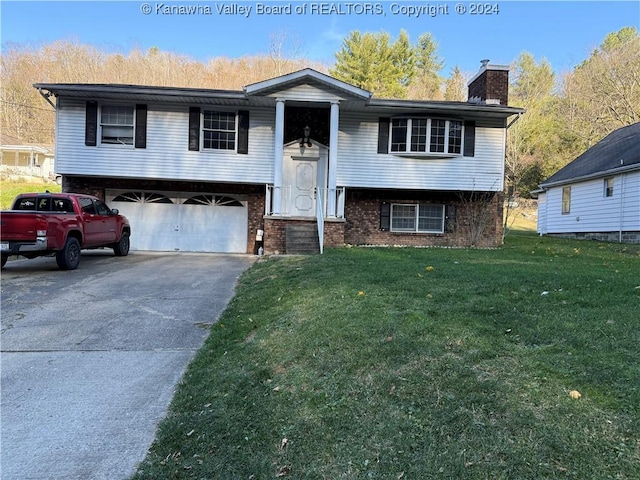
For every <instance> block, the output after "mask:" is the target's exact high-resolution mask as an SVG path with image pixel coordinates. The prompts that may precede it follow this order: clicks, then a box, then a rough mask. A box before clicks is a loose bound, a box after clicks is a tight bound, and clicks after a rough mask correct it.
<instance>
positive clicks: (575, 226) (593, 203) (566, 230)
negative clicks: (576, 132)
mask: <svg viewBox="0 0 640 480" xmlns="http://www.w3.org/2000/svg"><path fill="white" fill-rule="evenodd" d="M534 193H537V194H538V233H539V234H540V235H555V236H563V237H571V238H584V239H595V240H605V241H613V242H624V243H640V123H636V124H633V125H629V126H626V127H622V128H620V129H618V130H616V131H614V132H611V133H610V134H609V135H607V136H606V137H605V138H603V139H602V140H601V141H600V142H598V143H596V144H595V145H594V146H593V147H591V148H589V149H588V150H587V151H586V152H584V153H583V154H582V155H580V156H579V157H577V158H576V159H575V160H573V161H572V162H571V163H569V164H568V165H566V166H565V167H564V168H562V169H560V170H559V171H558V172H556V173H555V174H554V175H552V176H551V177H549V178H548V179H547V180H545V181H544V182H543V183H541V184H540V189H539V190H537V191H536V192H534Z"/></svg>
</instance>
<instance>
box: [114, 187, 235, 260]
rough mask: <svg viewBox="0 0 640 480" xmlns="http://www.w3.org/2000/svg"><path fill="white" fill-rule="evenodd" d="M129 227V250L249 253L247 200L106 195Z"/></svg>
mask: <svg viewBox="0 0 640 480" xmlns="http://www.w3.org/2000/svg"><path fill="white" fill-rule="evenodd" d="M106 197H107V203H108V204H109V206H110V207H111V208H117V209H118V210H120V213H121V214H123V215H125V216H126V217H127V218H128V219H129V222H130V223H131V232H132V233H131V250H151V251H161V252H167V251H171V252H174V251H181V252H225V253H245V252H246V251H247V225H248V208H247V202H246V201H245V200H242V198H241V197H238V196H235V195H227V194H223V195H217V194H213V193H206V194H202V193H198V194H194V193H175V192H145V191H132V190H128V191H123V190H118V191H116V190H111V191H107V195H106Z"/></svg>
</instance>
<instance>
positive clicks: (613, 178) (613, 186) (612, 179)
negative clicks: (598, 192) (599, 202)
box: [603, 177, 616, 198]
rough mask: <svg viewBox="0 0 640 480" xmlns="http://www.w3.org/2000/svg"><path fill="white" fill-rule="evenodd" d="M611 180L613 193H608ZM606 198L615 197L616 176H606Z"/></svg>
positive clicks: (604, 192)
mask: <svg viewBox="0 0 640 480" xmlns="http://www.w3.org/2000/svg"><path fill="white" fill-rule="evenodd" d="M609 181H611V195H607V193H608V191H609ZM603 183H604V191H603V194H604V198H613V196H614V195H615V191H616V190H615V184H616V181H615V177H605V179H604V182H603Z"/></svg>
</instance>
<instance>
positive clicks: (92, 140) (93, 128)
mask: <svg viewBox="0 0 640 480" xmlns="http://www.w3.org/2000/svg"><path fill="white" fill-rule="evenodd" d="M85 110H86V116H85V120H84V122H85V123H84V144H85V145H86V146H87V147H95V146H96V145H97V142H98V102H92V101H89V102H87V104H86V109H85Z"/></svg>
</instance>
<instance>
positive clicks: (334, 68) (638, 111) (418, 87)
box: [0, 27, 640, 196]
mask: <svg viewBox="0 0 640 480" xmlns="http://www.w3.org/2000/svg"><path fill="white" fill-rule="evenodd" d="M284 40H285V39H284V37H282V36H273V37H272V45H271V50H270V54H269V55H267V56H255V57H243V58H236V59H231V58H223V57H219V58H214V59H211V60H209V61H208V62H206V63H203V62H199V61H196V60H193V59H192V58H190V57H187V56H185V55H180V54H177V53H171V52H163V51H160V50H158V49H157V48H152V49H149V50H148V51H140V50H132V51H131V52H129V53H128V54H126V55H123V54H120V53H107V52H105V51H103V50H100V49H99V48H97V47H94V46H91V45H84V44H80V43H77V42H71V41H57V42H54V43H51V44H46V45H41V46H38V47H37V48H34V47H30V46H24V45H4V46H3V51H2V54H1V56H0V62H1V63H0V65H1V69H0V104H1V105H2V108H1V118H0V122H1V127H2V132H4V133H6V134H8V135H11V136H13V137H16V138H19V139H21V140H22V141H24V142H35V143H42V144H52V143H53V142H54V111H53V108H52V107H51V106H50V105H49V104H48V103H47V102H46V101H45V100H44V99H43V98H42V97H41V96H40V95H39V93H38V92H37V91H36V89H35V88H33V84H34V83H44V82H53V83H117V84H138V85H156V86H176V87H198V88H213V89H232V90H239V89H241V88H242V87H243V86H245V85H248V84H251V83H254V82H257V81H260V80H264V79H268V78H272V77H275V76H278V75H283V74H285V73H289V72H292V71H296V70H299V69H302V68H305V67H311V68H314V69H316V70H318V71H321V72H323V73H329V74H332V75H335V76H336V77H337V78H340V79H342V80H345V81H348V82H350V83H352V84H354V85H356V86H359V87H362V88H370V89H372V90H373V91H374V94H376V95H377V96H378V97H395V98H411V99H432V100H443V99H444V100H461V101H464V100H466V80H467V79H468V78H469V77H470V76H471V75H473V74H474V73H475V71H474V72H467V73H466V74H465V73H462V71H461V70H460V68H459V67H458V66H455V67H454V68H453V69H452V70H451V71H450V75H449V77H448V78H444V77H442V76H441V74H440V70H441V69H442V65H443V63H444V62H443V60H442V59H440V58H439V56H438V44H437V42H436V40H435V39H434V38H433V37H432V36H431V35H430V34H429V33H425V34H423V35H421V36H420V37H419V38H418V39H417V42H416V43H415V44H413V45H412V44H411V42H410V39H409V38H408V36H407V35H406V33H405V32H404V31H401V32H400V33H399V35H398V38H397V39H395V40H393V39H392V38H391V37H390V35H389V34H388V33H363V34H361V33H360V32H352V33H351V34H350V35H349V37H347V38H346V39H345V40H344V43H343V47H342V49H341V50H340V51H339V52H336V62H335V64H334V65H331V66H329V65H324V64H320V63H318V62H312V61H309V60H305V59H302V58H295V56H294V58H293V59H290V58H286V56H285V55H284V54H283V52H284V51H285V50H284V45H283V43H284ZM286 51H291V50H286ZM511 83H512V85H511V92H510V104H511V105H513V106H520V107H524V108H526V109H527V113H526V114H525V115H523V116H522V118H520V119H519V120H518V121H517V122H516V123H515V124H514V125H513V126H512V127H511V128H510V130H509V139H508V146H507V159H506V160H507V185H509V186H511V187H513V189H514V190H515V192H516V193H519V194H521V195H523V196H527V195H528V192H529V191H530V190H532V189H534V188H536V186H537V184H538V183H539V182H540V181H541V180H543V179H544V178H546V177H548V176H549V175H551V174H552V173H553V172H554V171H556V170H557V169H558V168H559V167H561V166H563V165H565V164H566V163H568V162H569V161H571V160H573V158H575V157H576V156H577V155H578V154H580V153H581V152H582V151H584V150H585V149H586V148H588V147H589V146H591V145H593V144H594V143H596V142H598V141H599V140H600V139H602V138H603V137H604V136H605V135H607V134H608V133H610V132H611V131H613V130H615V129H617V128H620V127H622V126H624V125H630V124H633V123H636V122H639V121H640V36H639V34H638V30H637V29H636V28H632V27H626V28H623V29H621V30H620V31H618V32H614V33H611V34H609V35H608V36H607V37H606V38H605V39H604V40H603V42H602V44H601V45H600V46H599V47H598V48H597V49H595V50H594V51H593V52H592V54H591V55H590V56H589V58H587V59H585V60H584V61H583V62H582V63H581V64H579V65H578V66H576V67H575V68H574V69H573V70H572V71H569V72H560V73H558V72H554V70H553V68H552V66H551V65H550V64H549V63H548V62H547V61H546V60H545V59H544V58H543V59H536V58H534V57H533V56H532V55H531V54H529V53H527V52H523V53H522V54H521V55H520V56H519V57H518V58H516V59H514V60H513V62H512V65H511Z"/></svg>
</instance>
